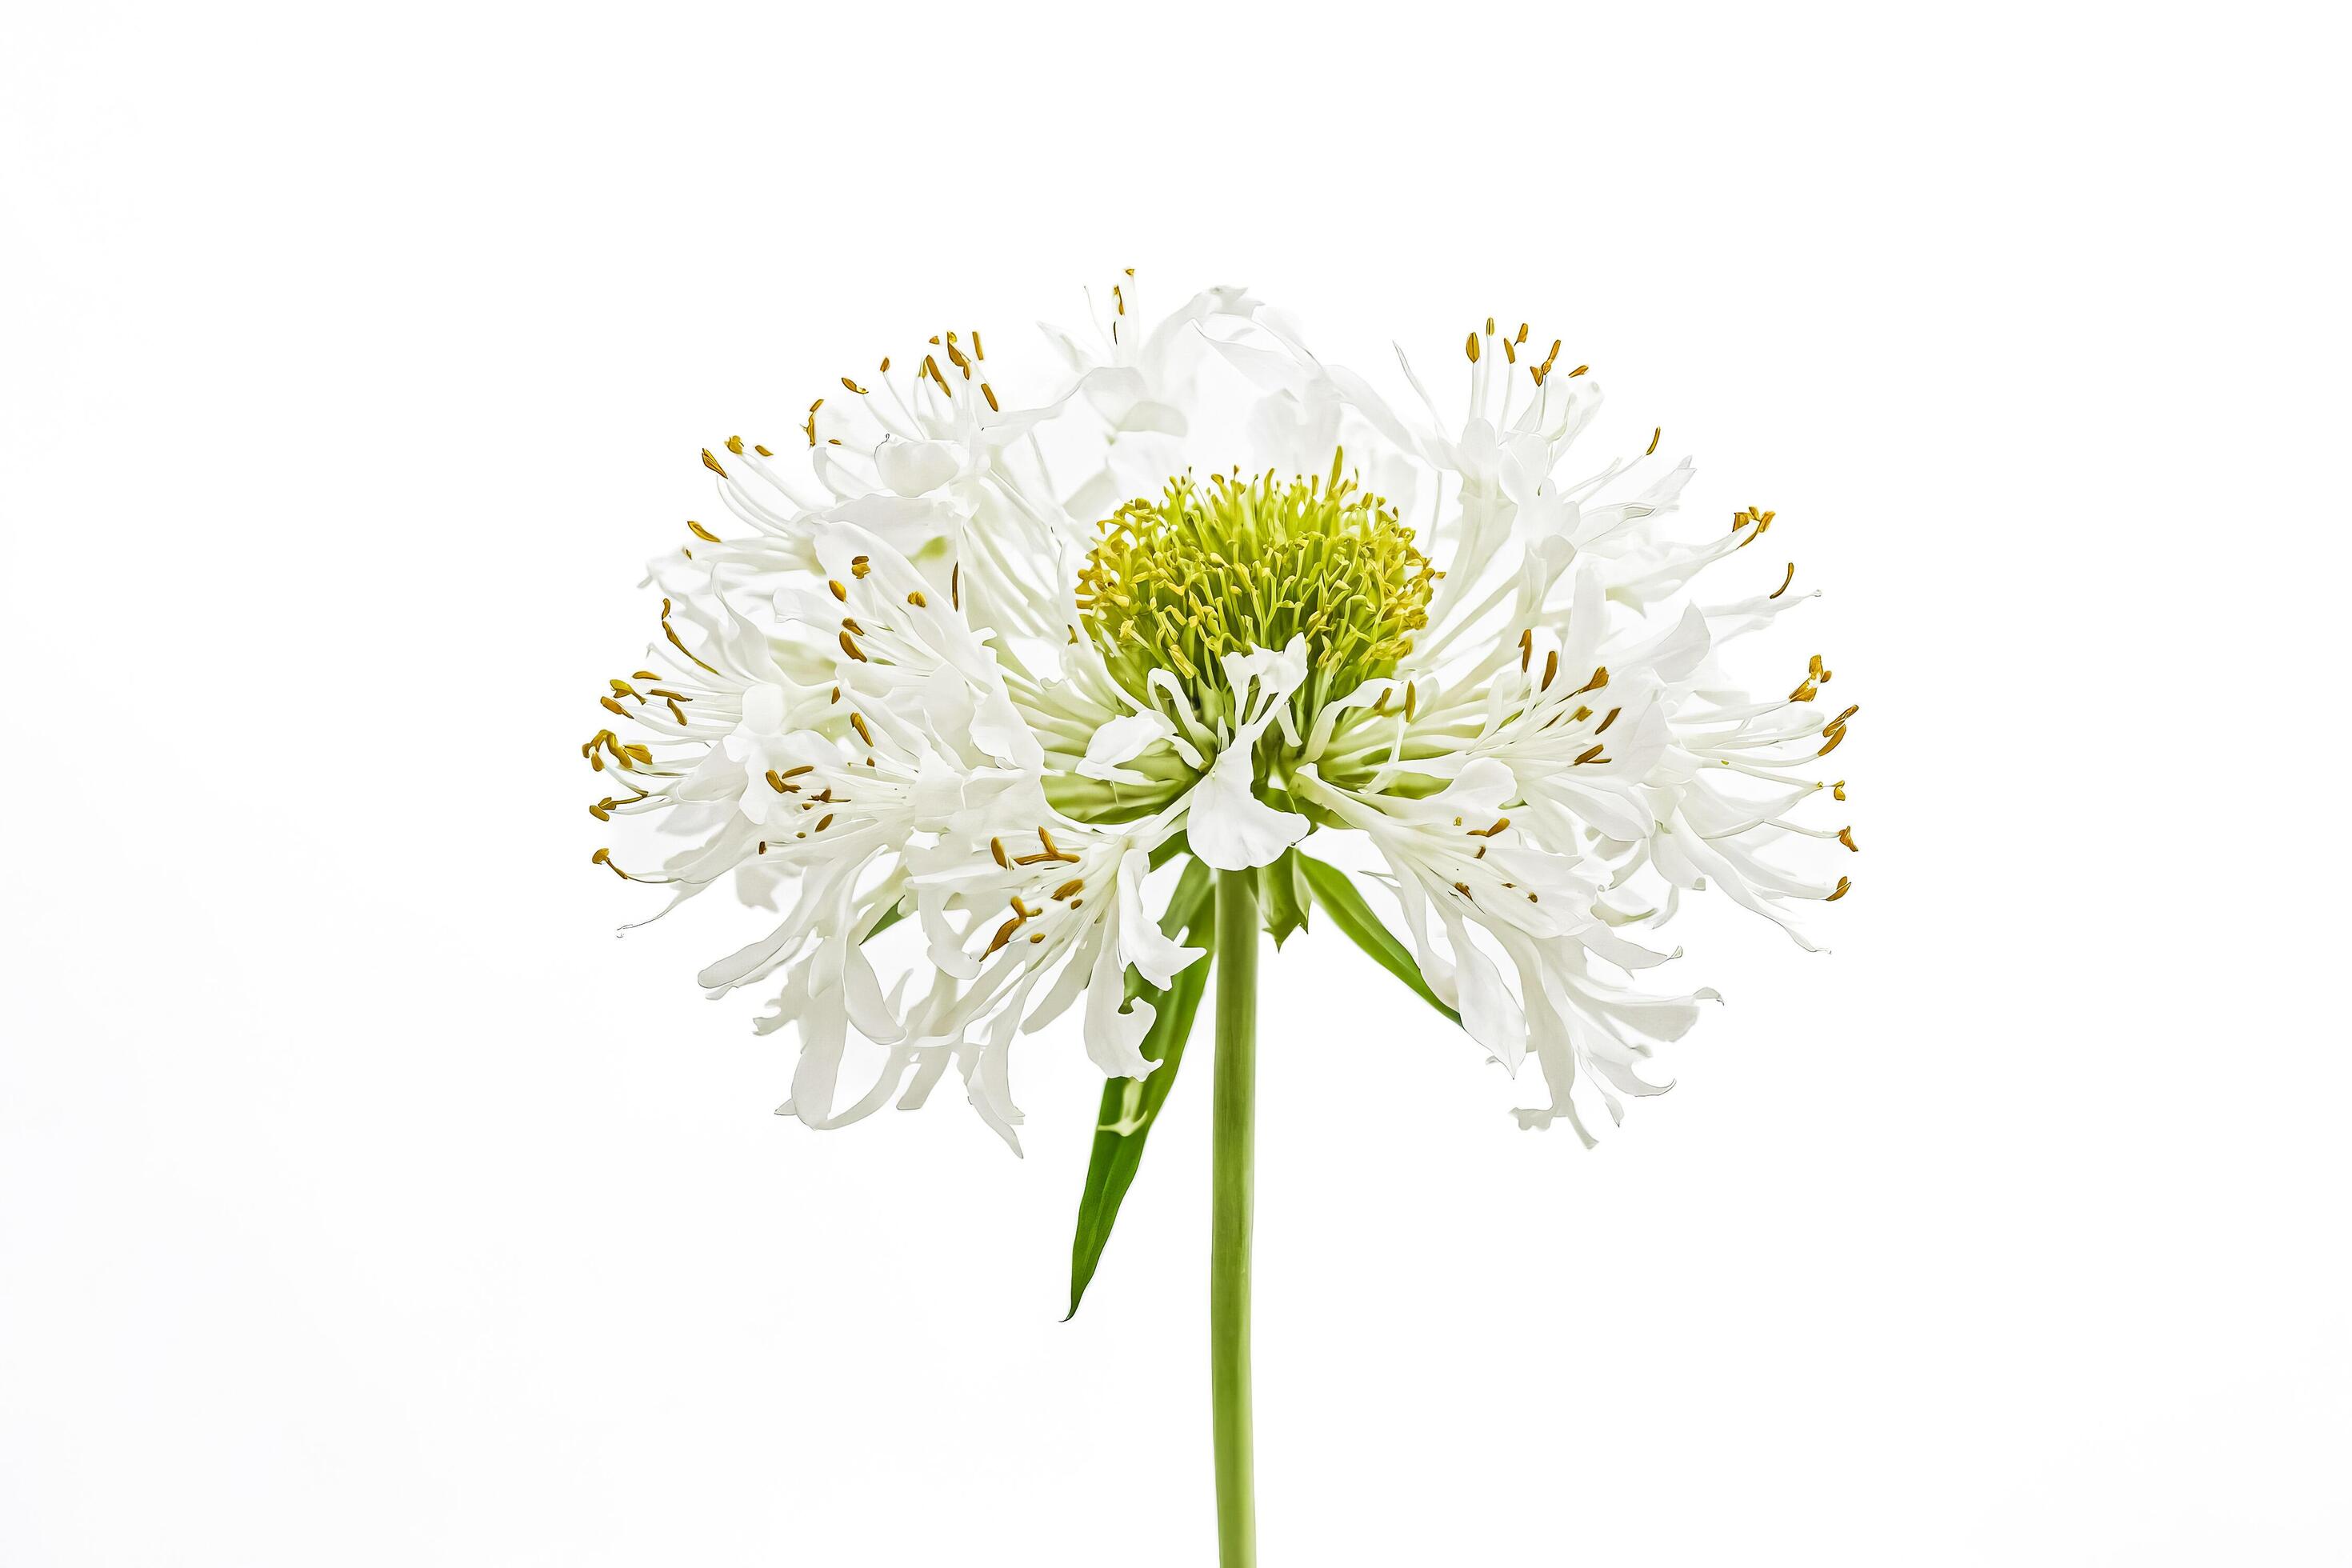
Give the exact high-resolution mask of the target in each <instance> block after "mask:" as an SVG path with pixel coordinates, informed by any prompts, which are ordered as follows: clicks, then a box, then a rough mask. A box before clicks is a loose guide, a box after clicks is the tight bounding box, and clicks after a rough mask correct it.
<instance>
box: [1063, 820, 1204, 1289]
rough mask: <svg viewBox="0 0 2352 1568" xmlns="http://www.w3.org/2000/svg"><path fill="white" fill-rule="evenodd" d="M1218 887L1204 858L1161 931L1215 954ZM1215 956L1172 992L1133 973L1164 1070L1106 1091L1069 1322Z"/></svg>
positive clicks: (1189, 872) (1180, 975)
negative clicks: (1150, 1010) (1214, 893)
mask: <svg viewBox="0 0 2352 1568" xmlns="http://www.w3.org/2000/svg"><path fill="white" fill-rule="evenodd" d="M1213 886H1214V879H1213V878H1212V877H1211V876H1210V874H1209V868H1207V867H1206V866H1203V865H1202V864H1201V862H1200V861H1198V860H1193V861H1192V862H1190V863H1189V864H1187V865H1186V866H1185V868H1184V874H1183V876H1182V877H1181V878H1180V879H1178V881H1177V883H1176V893H1175V896H1174V897H1173V898H1171V899H1170V900H1168V912H1167V914H1166V915H1164V916H1162V917H1161V919H1160V930H1162V931H1166V932H1167V933H1168V934H1169V935H1170V936H1175V935H1176V933H1177V932H1178V931H1179V930H1180V929H1181V931H1183V937H1182V939H1181V940H1182V941H1183V942H1184V944H1185V945H1186V946H1188V947H1199V948H1209V949H1213V948H1214V947H1215V945H1216V929H1217V910H1216V902H1215V900H1213V899H1211V898H1210V897H1209V893H1210V890H1211V889H1212V888H1213ZM1215 956H1216V955H1215V953H1214V952H1209V953H1207V954H1205V955H1204V956H1202V957H1200V958H1196V959H1194V960H1193V961H1192V963H1189V964H1187V965H1185V966H1184V967H1183V968H1182V969H1180V970H1178V971H1177V972H1176V977H1175V983H1174V984H1171V986H1170V987H1169V988H1168V989H1167V990H1165V991H1162V990H1160V988H1159V987H1158V986H1156V985H1152V984H1149V983H1147V982H1146V981H1145V980H1144V979H1143V978H1142V977H1141V976H1139V975H1138V974H1136V973H1133V972H1132V971H1130V972H1129V974H1128V977H1127V994H1128V995H1129V997H1135V996H1141V997H1143V998H1145V999H1146V1000H1148V1001H1149V1002H1150V1003H1151V1005H1153V1006H1154V1007H1156V1008H1158V1009H1159V1016H1157V1017H1155V1018H1153V1019H1152V1020H1151V1029H1150V1033H1148V1034H1146V1035H1145V1036H1144V1037H1143V1044H1142V1046H1141V1047H1139V1048H1140V1049H1141V1050H1142V1052H1143V1054H1144V1056H1146V1057H1147V1058H1150V1059H1151V1060H1152V1061H1156V1062H1158V1063H1159V1064H1160V1067H1159V1069H1158V1070H1157V1071H1155V1072H1153V1073H1152V1074H1151V1075H1150V1077H1149V1078H1142V1079H1132V1078H1115V1079H1111V1080H1110V1081H1109V1082H1108V1083H1106V1084H1104V1085H1103V1097H1102V1110H1101V1113H1100V1114H1099V1115H1097V1117H1096V1118H1095V1148H1094V1155H1093V1157H1092V1158H1091V1159H1089V1160H1088V1161H1087V1186H1086V1191H1085V1192H1084V1193H1082V1194H1080V1195H1079V1197H1078V1228H1077V1235H1076V1237H1074V1238H1073V1239H1072V1241H1071V1243H1070V1310H1069V1313H1068V1314H1067V1315H1066V1317H1064V1318H1063V1320H1062V1321H1064V1322H1068V1321H1070V1319H1071V1318H1074V1317H1076V1316H1077V1312H1078V1299H1079V1298H1080V1297H1082V1296H1084V1295H1085V1294H1086V1292H1087V1281H1089V1280H1091V1279H1093V1278H1094V1277H1095V1268H1096V1266H1097V1265H1098V1264H1100V1263H1101V1262H1102V1254H1103V1247H1105V1246H1106V1245H1107V1244H1108V1242H1109V1241H1110V1227H1111V1222H1112V1221H1114V1220H1116V1219H1118V1205H1120V1204H1121V1203H1122V1202H1124V1201H1125V1200H1126V1198H1127V1189H1128V1187H1129V1184H1132V1183H1133V1182H1134V1180H1135V1173H1136V1172H1137V1170H1139V1168H1140V1167H1141V1166H1142V1163H1143V1141H1144V1139H1145V1138H1146V1137H1148V1136H1149V1135H1150V1131H1151V1124H1152V1122H1153V1121H1157V1120H1158V1119H1159V1116H1160V1106H1162V1105H1163V1104H1165V1103H1166V1102H1167V1100H1168V1090H1169V1088H1170V1086H1171V1085H1172V1084H1173V1083H1174V1082H1175V1081H1176V1069H1177V1068H1179V1067H1181V1066H1182V1065H1183V1060H1184V1042H1185V1040H1186V1039H1187V1038H1189V1037H1191V1035H1192V1017H1193V1015H1194V1014H1196V1013H1198V1012H1199V1011H1200V1007H1201V993H1202V991H1203V990H1204V989H1205V988H1206V987H1207V985H1208V983H1209V966H1210V964H1211V963H1213V962H1214V960H1215Z"/></svg>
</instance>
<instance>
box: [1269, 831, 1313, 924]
mask: <svg viewBox="0 0 2352 1568" xmlns="http://www.w3.org/2000/svg"><path fill="white" fill-rule="evenodd" d="M1301 858H1302V857H1301V856H1300V855H1299V853H1298V851H1297V850H1296V849H1286V850H1284V851H1283V852H1282V858H1280V859H1277V860H1276V861H1275V862H1274V863H1273V864H1271V865H1268V866H1261V867H1259V868H1258V872H1257V901H1258V907H1259V908H1260V909H1262V910H1265V929H1266V931H1267V932H1268V934H1270V935H1271V936H1272V937H1273V938H1274V945H1275V946H1276V948H1280V947H1281V946H1282V939H1283V938H1285V937H1286V936H1288V935H1289V934H1290V933H1291V932H1292V931H1305V930H1306V929H1307V910H1308V908H1309V907H1310V906H1311V905H1312V903H1313V901H1314V900H1312V899H1311V898H1309V897H1308V895H1307V882H1306V878H1305V874H1304V873H1302V872H1301V871H1300V870H1299V868H1298V862H1299V860H1300V859H1301Z"/></svg>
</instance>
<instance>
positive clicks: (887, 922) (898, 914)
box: [857, 903, 907, 942]
mask: <svg viewBox="0 0 2352 1568" xmlns="http://www.w3.org/2000/svg"><path fill="white" fill-rule="evenodd" d="M906 918H907V906H906V905H905V904H904V903H896V904H892V905H891V906H890V912H889V913H888V914H887V915H884V916H883V917H882V918H881V919H880V920H878V921H875V922H874V923H873V924H872V925H870V926H868V927H866V934H865V935H864V936H861V937H859V938H858V939H857V940H858V941H859V942H872V941H873V940H874V939H875V938H876V937H877V936H880V935H881V934H882V933H883V932H884V931H888V930H889V929H890V928H891V927H892V926H894V925H897V924H898V922H899V921H902V920H905V919H906Z"/></svg>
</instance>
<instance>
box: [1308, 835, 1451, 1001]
mask: <svg viewBox="0 0 2352 1568" xmlns="http://www.w3.org/2000/svg"><path fill="white" fill-rule="evenodd" d="M1292 853H1293V854H1297V851H1296V850H1293V851H1292ZM1298 868H1299V870H1300V871H1301V872H1302V873H1304V875H1305V876H1306V878H1307V887H1308V888H1310V889H1313V891H1314V894H1315V901H1316V902H1317V903H1318V904H1321V905H1322V906H1323V908H1324V909H1325V910H1327V911H1328V913H1329V914H1330V916H1331V923H1332V924H1333V925H1336V926H1338V927H1339V929H1340V930H1341V931H1346V932H1347V933H1348V936H1349V940H1350V941H1352V942H1355V944H1356V945H1357V946H1358V947H1360V948H1362V949H1363V950H1364V951H1365V952H1369V953H1370V954H1371V955H1372V962H1373V963H1377V964H1379V965H1380V966H1381V968H1382V969H1385V970H1387V971H1388V972H1389V973H1391V974H1393V975H1395V976H1396V977H1397V978H1398V979H1399V980H1402V981H1403V982H1404V983H1405V984H1407V985H1410V986H1412V988H1413V990H1414V992H1415V993H1416V994H1419V995H1420V997H1421V999H1422V1000H1423V1001H1424V1002H1426V1003H1428V1004H1429V1005H1431V1006H1433V1007H1434V1008H1436V1009H1437V1010H1438V1011H1439V1012H1441V1013H1443V1014H1444V1015H1445V1016H1447V1017H1449V1018H1451V1019H1453V1020H1454V1022H1455V1023H1457V1024H1459V1023H1460V1022H1462V1015H1461V1014H1459V1013H1457V1012H1455V1011H1454V1009H1453V1008H1451V1007H1449V1006H1447V1005H1445V1004H1444V1003H1443V1002H1441V1001H1439V1000H1438V999H1437V993H1436V992H1434V991H1432V990H1431V989H1430V988H1429V982H1428V981H1426V980H1424V979H1423V978H1422V975H1421V965H1420V964H1418V963H1414V962H1413V956H1412V949H1411V948H1408V947H1406V946H1405V944H1404V943H1402V942H1399V941H1398V940H1397V939H1396V938H1395V936H1393V935H1392V934H1391V932H1390V931H1389V928H1388V927H1386V926H1384V925H1382V924H1381V917H1380V916H1378V915H1376V914H1374V913H1372V907H1371V905H1370V904H1368V903H1366V902H1364V895H1363V894H1361V893H1360V892H1358V891H1356V885H1355V883H1353V882H1351V881H1349V879H1348V874H1347V873H1346V872H1345V871H1342V870H1340V869H1339V868H1338V867H1337V866H1327V865H1325V864H1324V863H1323V862H1322V861H1320V860H1315V859H1310V858H1307V856H1304V855H1300V856H1298Z"/></svg>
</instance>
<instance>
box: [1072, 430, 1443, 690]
mask: <svg viewBox="0 0 2352 1568" xmlns="http://www.w3.org/2000/svg"><path fill="white" fill-rule="evenodd" d="M1344 458H1345V454H1344V453H1334V454H1333V455H1332V458H1331V472H1330V473H1329V474H1328V476H1321V475H1318V476H1317V477H1315V478H1312V479H1289V480H1287V481H1283V480H1277V479H1276V478H1275V476H1274V475H1273V473H1271V472H1268V473H1265V474H1264V475H1260V476H1258V477H1256V478H1254V479H1240V478H1238V477H1234V478H1228V477H1227V476H1225V475H1223V474H1218V475H1214V476H1213V477H1212V478H1211V479H1210V480H1209V482H1208V483H1207V484H1206V485H1205V486H1203V485H1200V484H1196V483H1195V482H1194V481H1193V479H1192V476H1191V475H1190V474H1186V475H1184V476H1182V477H1181V478H1178V479H1171V480H1169V481H1168V487H1167V489H1165V490H1163V491H1162V492H1161V493H1160V498H1159V499H1158V500H1149V499H1139V500H1131V501H1129V502H1128V503H1127V504H1126V505H1125V506H1122V507H1120V508H1119V509H1118V510H1117V511H1115V512H1113V513H1112V514H1111V515H1110V516H1109V517H1108V518H1107V519H1105V520H1104V521H1103V522H1102V524H1101V528H1102V539H1101V542H1098V543H1097V545H1096V546H1095V547H1094V550H1093V552H1091V553H1089V554H1088V555H1087V563H1086V565H1085V566H1084V567H1083V568H1082V569H1081V570H1080V571H1079V573H1078V590H1077V605H1078V612H1079V616H1080V619H1081V620H1082V621H1083V622H1084V623H1085V626H1086V629H1087V634H1088V635H1089V636H1090V637H1092V638H1093V639H1094V642H1095V645H1096V646H1097V647H1099V648H1100V649H1101V650H1102V654H1103V658H1104V660H1105V661H1106V662H1107V663H1108V665H1109V667H1110V670H1111V673H1112V674H1113V675H1114V676H1115V677H1117V678H1118V679H1119V681H1120V683H1121V684H1123V685H1124V686H1126V687H1127V689H1129V690H1130V691H1132V692H1135V693H1136V694H1137V695H1139V696H1143V695H1144V694H1145V693H1146V692H1147V690H1148V688H1147V686H1146V681H1147V680H1148V679H1149V678H1150V674H1151V672H1152V671H1153V670H1155V669H1164V670H1168V671H1170V672H1171V674H1173V675H1174V676H1175V677H1176V679H1178V681H1179V682H1181V684H1182V686H1183V688H1184V689H1185V692H1186V694H1187V695H1188V696H1190V697H1191V698H1192V702H1193V704H1194V706H1195V707H1196V708H1197V709H1198V710H1200V712H1201V716H1202V718H1203V719H1205V720H1209V721H1215V720H1216V719H1218V718H1220V717H1230V716H1231V714H1230V709H1231V706H1232V701H1231V699H1232V693H1231V691H1230V689H1228V688H1227V687H1226V685H1225V679H1224V674H1223V670H1222V669H1221V668H1219V666H1218V663H1217V660H1218V658H1219V657H1220V656H1222V655H1224V654H1228V653H1246V652H1248V651H1249V650H1250V649H1252V648H1254V647H1263V648H1274V649H1277V650H1278V649H1281V648H1284V647H1288V646H1289V643H1290V640H1291V638H1293V637H1305V638H1306V639H1307V680H1306V682H1305V684H1304V685H1302V686H1301V687H1300V688H1299V689H1298V691H1297V693H1296V694H1294V695H1293V697H1292V699H1291V702H1292V706H1293V710H1294V714H1295V717H1296V718H1297V720H1299V721H1305V720H1306V719H1307V717H1308V716H1309V715H1311V714H1312V713H1314V712H1315V711H1316V710H1318V708H1320V707H1321V706H1322V705H1323V704H1324V703H1325V702H1327V701H1328V700H1331V699H1332V698H1334V697H1343V696H1345V695H1347V694H1348V693H1349V692H1350V691H1352V690H1354V689H1356V688H1357V687H1359V686H1360V685H1362V684H1363V683H1364V682H1365V681H1367V680H1370V679H1377V678H1379V677H1381V676H1384V675H1387V674H1389V673H1391V671H1393V670H1394V669H1395V668H1396V666H1397V660H1398V659H1400V658H1402V657H1403V656H1404V655H1405V653H1406V652H1408V651H1409V650H1410V649H1411V648H1412V634H1413V633H1414V632H1416V631H1419V630H1420V629H1421V628H1422V627H1423V626H1427V625H1428V624H1429V616H1428V613H1427V612H1428V608H1429V596H1430V592H1431V588H1432V585H1433V584H1434V583H1435V582H1436V579H1437V576H1438V573H1437V571H1436V569H1435V568H1433V566H1431V565H1430V563H1429V558H1428V557H1427V556H1425V555H1423V554H1422V552H1420V551H1419V550H1417V549H1415V548H1413V542H1412V529H1410V528H1407V527H1406V526H1404V525H1403V524H1402V523H1401V522H1399V521H1397V514H1396V511H1395V509H1393V508H1392V507H1391V506H1390V505H1389V503H1388V502H1387V501H1385V500H1381V498H1380V497H1379V496H1376V495H1371V494H1370V493H1368V492H1366V491H1363V490H1361V489H1358V488H1357V485H1356V481H1355V479H1353V478H1352V477H1343V476H1342V468H1341V465H1342V462H1343V460H1344Z"/></svg>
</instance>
